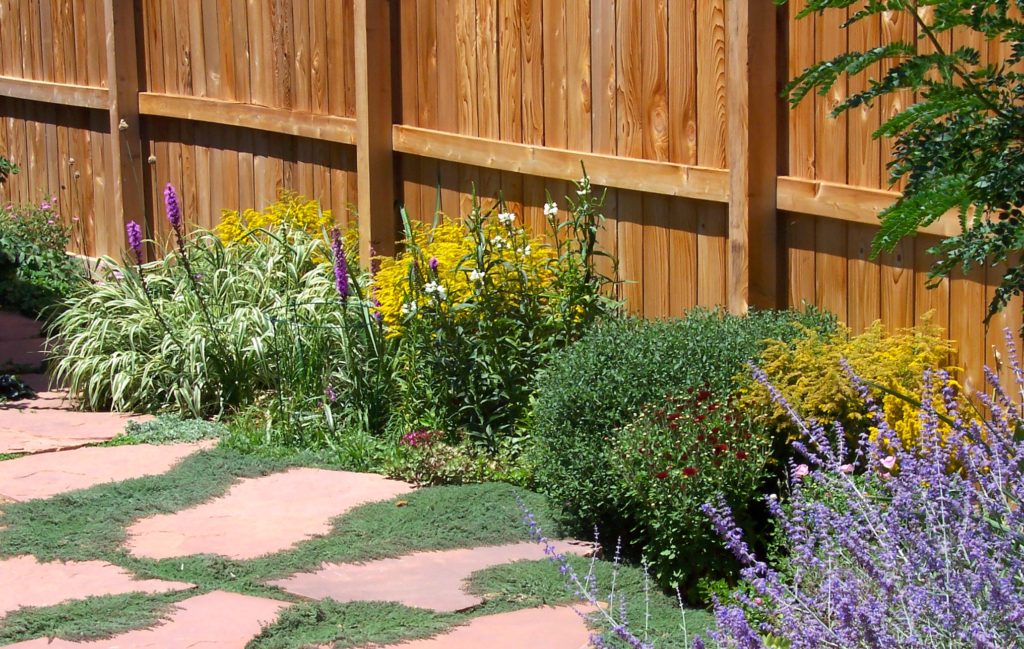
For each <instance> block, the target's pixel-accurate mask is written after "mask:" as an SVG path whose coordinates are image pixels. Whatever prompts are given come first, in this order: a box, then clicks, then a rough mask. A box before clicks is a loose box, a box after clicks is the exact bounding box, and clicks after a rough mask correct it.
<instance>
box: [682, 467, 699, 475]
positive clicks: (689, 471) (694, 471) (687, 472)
mask: <svg viewBox="0 0 1024 649" xmlns="http://www.w3.org/2000/svg"><path fill="white" fill-rule="evenodd" d="M683 475H684V476H686V477H687V478H692V477H693V476H695V475H697V469H696V468H695V467H692V466H688V467H686V468H685V469H683Z"/></svg>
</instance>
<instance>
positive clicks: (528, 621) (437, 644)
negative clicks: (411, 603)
mask: <svg viewBox="0 0 1024 649" xmlns="http://www.w3.org/2000/svg"><path fill="white" fill-rule="evenodd" d="M581 610H584V609H581ZM584 612H589V610H584ZM589 646H590V630H589V629H588V628H587V623H586V621H585V620H584V619H583V618H582V617H581V616H580V614H579V613H577V612H576V611H575V610H574V609H573V608H572V607H571V606H559V607H543V608H527V609H523V610H521V611H514V612H512V613H499V614H497V615H485V616H483V617H478V618H476V619H474V620H472V621H471V622H469V624H466V625H465V626H460V627H456V628H455V629H454V630H452V631H449V632H448V633H445V634H442V635H438V636H434V637H433V638H428V639H426V640H413V641H410V642H403V643H400V644H394V645H388V646H387V647H381V648H380V649H586V648H587V647H589ZM323 649H327V648H326V647H324V648H323Z"/></svg>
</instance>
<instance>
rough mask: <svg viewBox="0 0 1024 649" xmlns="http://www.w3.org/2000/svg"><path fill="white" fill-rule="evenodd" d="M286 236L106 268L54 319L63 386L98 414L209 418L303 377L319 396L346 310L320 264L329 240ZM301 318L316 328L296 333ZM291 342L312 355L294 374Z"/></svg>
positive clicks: (197, 240) (214, 244)
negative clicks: (312, 378) (298, 341)
mask: <svg viewBox="0 0 1024 649" xmlns="http://www.w3.org/2000/svg"><path fill="white" fill-rule="evenodd" d="M291 235H292V236H290V237H287V238H286V237H278V236H268V237H266V238H261V240H260V241H259V242H257V243H256V244H254V245H246V246H241V245H230V246H225V245H224V244H223V243H221V241H220V240H219V239H218V238H217V237H216V236H215V235H213V234H211V233H209V232H205V231H198V232H196V233H195V234H193V235H192V236H191V237H190V238H189V239H188V240H187V241H186V242H184V243H185V245H184V247H183V248H184V250H185V252H186V253H187V255H188V259H189V264H188V266H186V265H185V264H183V263H181V258H180V257H179V253H177V252H171V253H169V254H167V255H166V256H164V257H163V258H161V259H158V260H157V261H154V262H152V263H149V264H145V266H143V267H136V266H132V265H120V264H118V263H117V262H116V261H114V260H113V259H109V258H106V259H104V263H105V265H106V271H105V273H106V274H105V277H104V278H103V281H102V282H99V283H97V284H95V285H91V286H86V287H84V288H82V289H80V290H79V291H77V292H76V293H75V294H73V295H72V296H71V298H70V299H69V300H68V308H67V310H66V311H65V312H63V313H62V314H60V315H59V316H58V317H57V319H56V323H57V325H58V327H59V330H60V335H59V336H58V337H56V338H54V339H53V340H52V341H51V346H52V355H53V357H54V359H55V360H56V378H57V380H58V381H61V382H64V383H65V384H66V385H67V386H68V388H69V390H70V392H71V395H72V396H73V397H74V398H75V399H77V400H78V401H79V402H80V403H81V404H82V405H84V406H86V407H88V408H91V409H99V408H106V407H111V408H114V409H116V410H134V411H139V412H157V411H172V412H178V413H181V414H188V415H191V416H194V417H202V416H205V415H211V414H218V413H221V412H224V411H225V410H227V409H229V408H232V407H236V406H239V405H242V404H246V403H250V402H252V401H253V400H254V399H256V398H257V397H258V396H260V394H262V393H264V392H266V391H269V390H276V389H281V388H285V389H288V388H289V386H290V384H291V383H292V382H294V381H296V380H298V378H297V377H296V374H297V372H299V371H300V370H301V372H302V373H303V374H305V375H313V374H318V376H317V377H316V378H317V379H318V380H319V383H318V385H319V387H318V388H317V392H318V396H319V398H320V399H322V396H320V395H322V391H323V385H324V382H325V374H326V372H327V368H328V366H329V364H330V363H331V362H332V361H333V360H334V359H337V358H340V357H341V354H340V353H337V344H336V342H332V341H334V340H335V337H332V335H331V331H332V328H331V327H330V325H332V324H333V325H335V326H336V325H338V324H339V323H340V318H341V310H340V309H339V308H338V306H337V301H336V299H332V296H333V295H334V288H333V284H332V281H331V276H330V270H329V268H328V267H327V266H325V265H321V264H317V263H315V262H314V261H313V255H314V254H316V253H318V252H319V253H322V254H323V255H324V256H325V257H326V256H327V254H326V253H327V251H326V250H325V244H324V242H323V241H322V240H320V239H314V238H312V237H309V236H307V235H305V234H304V233H302V232H301V231H296V232H293V233H291ZM187 267H190V268H191V272H192V276H191V277H190V276H189V271H188V270H187ZM140 270H141V272H140ZM294 321H297V322H298V323H299V324H309V323H312V322H315V324H317V325H318V326H316V327H313V326H309V327H303V328H302V333H301V334H296V333H295V330H294V329H293V328H292V326H291V323H292V322H294ZM283 322H287V323H288V326H284V325H282V323H283ZM296 336H301V338H302V340H303V342H304V344H306V345H307V346H308V348H309V349H311V350H314V352H315V353H310V354H308V355H305V356H303V357H302V358H301V359H299V360H300V361H301V366H299V367H297V366H296V364H295V363H291V362H289V361H292V360H295V359H291V358H290V357H289V356H288V355H287V354H285V353H284V352H282V349H284V348H286V347H289V346H291V345H292V344H293V343H294V339H295V337H296ZM332 345H333V346H332Z"/></svg>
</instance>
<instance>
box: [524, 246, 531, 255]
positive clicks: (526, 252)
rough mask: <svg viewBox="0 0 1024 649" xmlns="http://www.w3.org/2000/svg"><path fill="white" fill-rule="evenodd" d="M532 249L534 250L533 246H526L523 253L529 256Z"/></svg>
mask: <svg viewBox="0 0 1024 649" xmlns="http://www.w3.org/2000/svg"><path fill="white" fill-rule="evenodd" d="M532 250H533V248H531V247H530V246H526V247H525V248H523V255H525V256H527V257H529V256H530V252H531V251H532Z"/></svg>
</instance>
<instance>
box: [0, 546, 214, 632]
mask: <svg viewBox="0 0 1024 649" xmlns="http://www.w3.org/2000/svg"><path fill="white" fill-rule="evenodd" d="M0 584H3V585H4V586H3V587H0V618H2V617H4V616H5V615H7V614H8V613H10V612H11V611H14V610H17V609H19V608H22V607H25V606H53V605H55V604H60V603H61V602H66V601H68V600H71V599H83V598H85V597H93V596H98V595H119V594H122V593H166V592H169V591H172V590H185V589H188V588H194V587H195V586H193V585H192V584H185V583H182V582H178V581H163V580H160V579H134V578H133V577H132V575H131V574H130V573H129V572H128V571H126V570H124V569H123V568H119V567H118V566H115V565H112V564H109V563H105V562H103V561H73V562H69V563H62V562H60V561H54V562H50V563H40V562H39V561H38V560H37V559H36V558H35V557H33V556H28V555H26V556H18V557H11V558H9V559H3V560H0Z"/></svg>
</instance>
